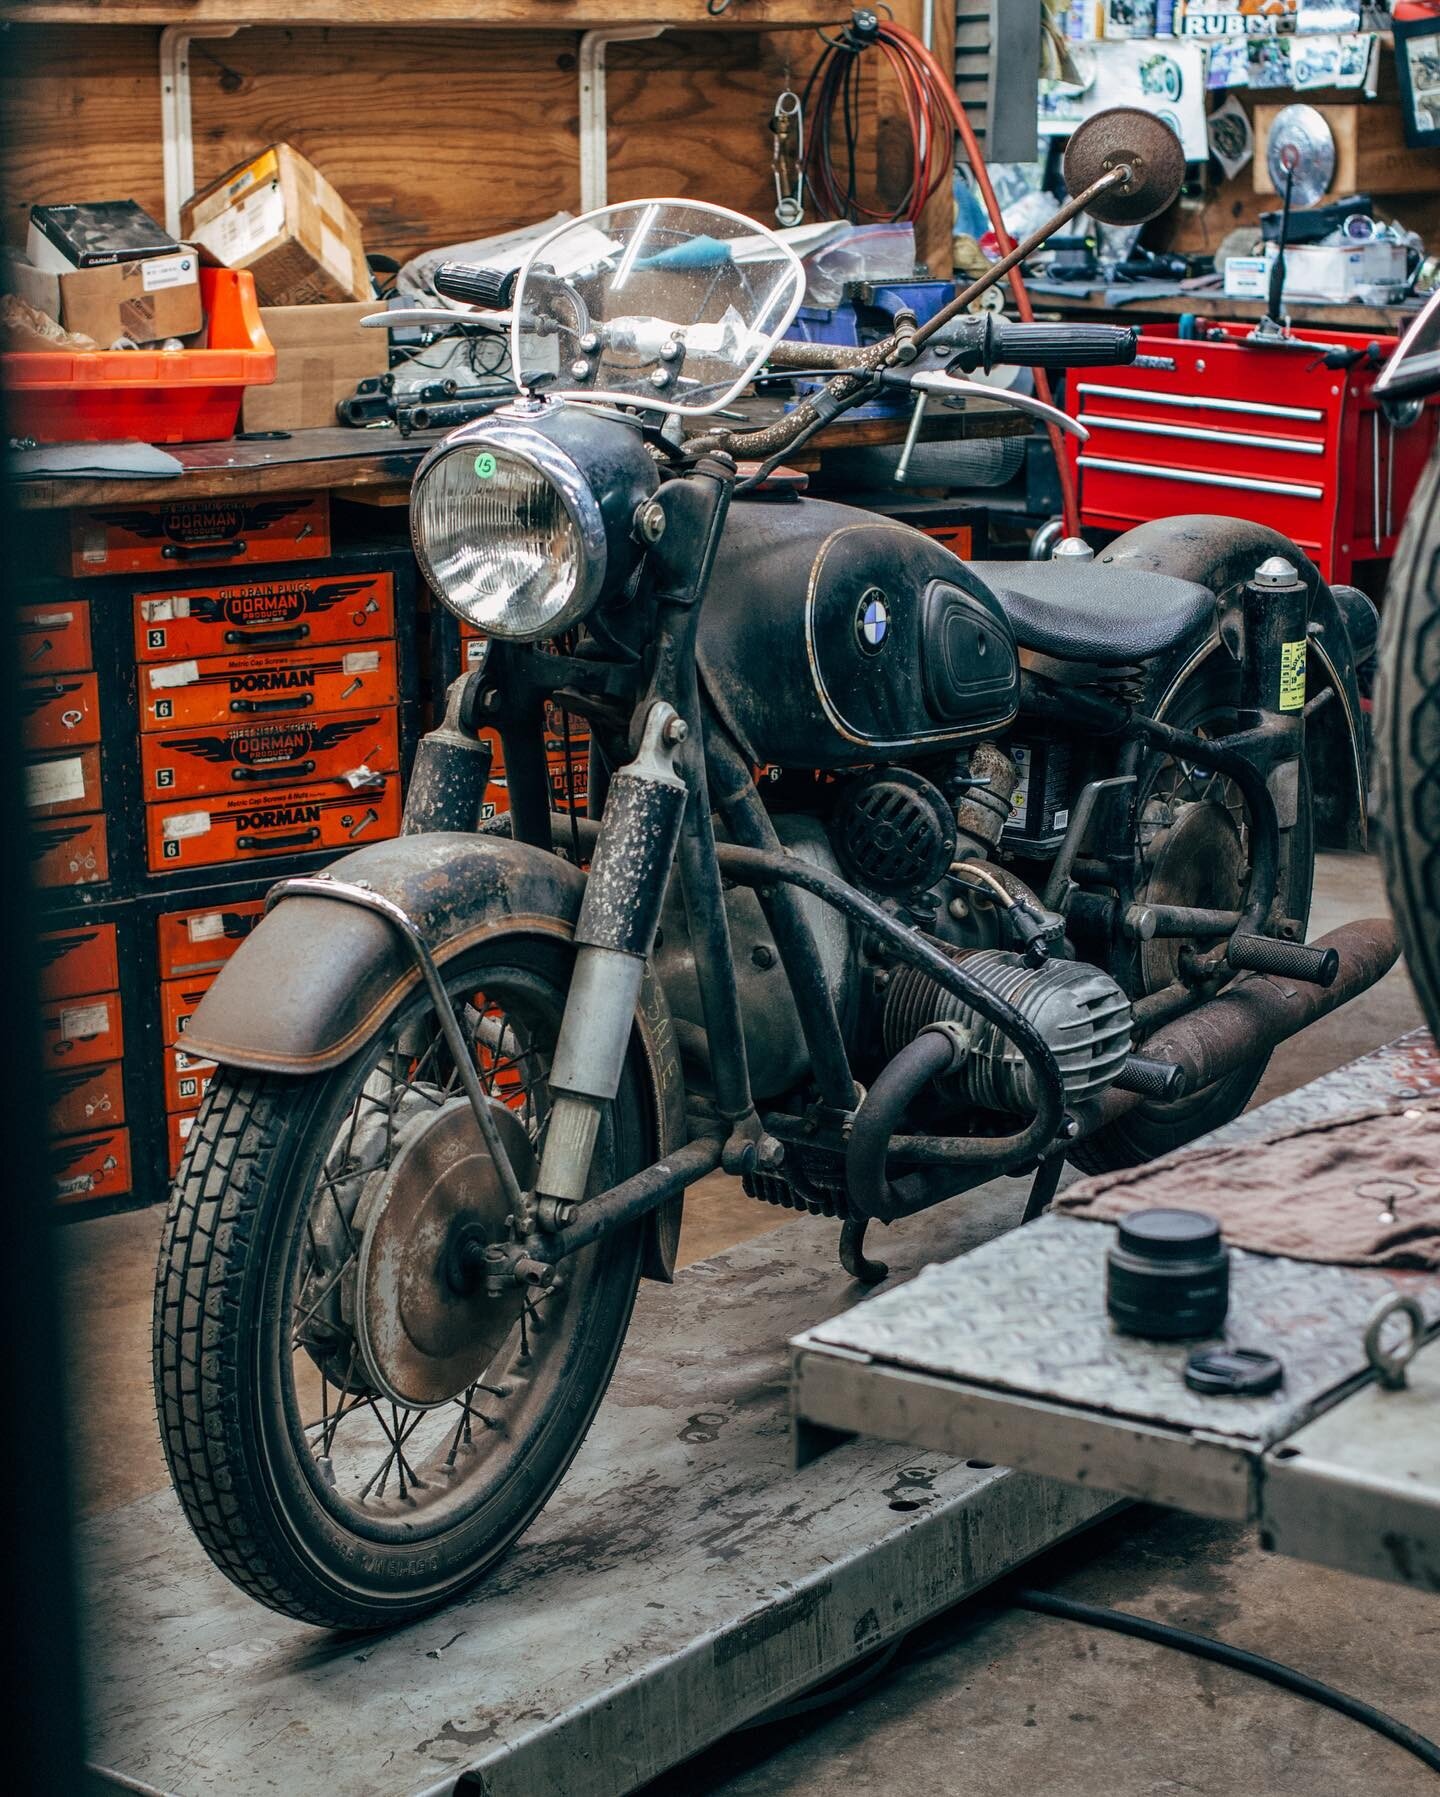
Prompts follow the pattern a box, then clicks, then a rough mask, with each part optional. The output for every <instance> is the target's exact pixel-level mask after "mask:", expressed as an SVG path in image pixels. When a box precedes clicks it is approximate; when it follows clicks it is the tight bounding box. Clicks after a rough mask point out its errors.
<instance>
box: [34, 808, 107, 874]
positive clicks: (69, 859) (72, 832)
mask: <svg viewBox="0 0 1440 1797" xmlns="http://www.w3.org/2000/svg"><path fill="white" fill-rule="evenodd" d="M30 873H31V878H32V879H33V880H34V882H35V884H36V885H37V886H94V885H98V884H100V883H101V882H103V881H105V880H108V879H109V878H110V850H109V846H108V844H107V842H106V839H105V819H104V817H103V816H100V817H66V818H57V819H56V820H55V821H54V822H53V823H43V824H34V825H32V826H31V830H30Z"/></svg>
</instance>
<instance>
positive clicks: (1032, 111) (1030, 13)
mask: <svg viewBox="0 0 1440 1797" xmlns="http://www.w3.org/2000/svg"><path fill="white" fill-rule="evenodd" d="M1039 79H1040V0H956V6H955V91H956V93H958V94H959V96H960V100H961V104H962V105H963V106H964V108H965V110H966V112H968V113H969V115H970V123H971V124H972V125H973V126H974V127H975V135H976V136H977V137H978V138H979V139H980V148H981V149H982V150H983V151H984V152H985V158H986V160H987V161H988V162H1033V161H1034V160H1035V159H1036V155H1037V149H1038V138H1037V136H1036V130H1035V123H1036V103H1035V93H1036V83H1037V82H1038V81H1039ZM961 160H962V161H963V160H964V156H963V152H962V156H961Z"/></svg>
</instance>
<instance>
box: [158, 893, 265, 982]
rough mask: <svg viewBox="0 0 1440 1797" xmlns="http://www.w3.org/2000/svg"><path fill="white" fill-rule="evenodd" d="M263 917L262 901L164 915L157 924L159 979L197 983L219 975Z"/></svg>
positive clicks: (224, 903) (230, 902)
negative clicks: (195, 980) (198, 978)
mask: <svg viewBox="0 0 1440 1797" xmlns="http://www.w3.org/2000/svg"><path fill="white" fill-rule="evenodd" d="M264 915H265V901H264V899H261V898H256V899H229V900H225V901H222V902H221V903H219V904H211V905H204V906H201V907H199V908H198V909H196V910H186V911H167V912H163V913H162V914H161V915H160V916H159V917H158V918H157V919H156V924H155V934H156V949H157V953H158V957H159V964H160V978H161V979H162V980H194V979H195V978H196V977H197V976H204V975H207V974H209V975H214V974H217V973H219V971H220V969H221V968H222V967H223V966H224V965H225V963H226V962H227V961H228V960H229V959H230V957H231V955H233V954H234V953H235V951H236V949H237V948H239V946H240V944H241V943H242V942H243V941H244V940H245V938H246V937H247V936H248V935H249V934H250V932H251V930H253V929H254V928H255V925H256V924H257V923H259V921H260V919H261V918H262V917H263V916H264Z"/></svg>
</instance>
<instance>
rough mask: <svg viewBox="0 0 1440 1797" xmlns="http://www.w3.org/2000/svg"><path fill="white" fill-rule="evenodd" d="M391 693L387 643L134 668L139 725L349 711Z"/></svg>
mask: <svg viewBox="0 0 1440 1797" xmlns="http://www.w3.org/2000/svg"><path fill="white" fill-rule="evenodd" d="M398 698H399V688H398V670H397V667H396V661H395V645H394V644H393V643H389V642H385V643H377V644H374V645H371V646H369V647H364V648H361V647H346V646H345V645H343V644H342V645H337V646H336V647H334V648H324V649H306V650H290V651H286V650H273V651H271V652H269V653H268V654H265V655H225V656H217V657H214V658H213V659H211V658H207V659H205V660H185V661H174V662H164V663H158V664H156V665H154V666H148V667H145V668H142V669H141V670H140V728H141V729H142V730H168V729H173V728H175V727H176V726H177V725H180V724H184V725H193V724H224V723H230V722H233V721H234V720H235V719H237V718H255V719H259V718H273V717H293V716H295V715H296V714H303V713H307V712H331V711H343V710H351V711H356V710H361V709H364V708H366V707H373V706H376V705H394V704H395V703H396V702H397V700H398Z"/></svg>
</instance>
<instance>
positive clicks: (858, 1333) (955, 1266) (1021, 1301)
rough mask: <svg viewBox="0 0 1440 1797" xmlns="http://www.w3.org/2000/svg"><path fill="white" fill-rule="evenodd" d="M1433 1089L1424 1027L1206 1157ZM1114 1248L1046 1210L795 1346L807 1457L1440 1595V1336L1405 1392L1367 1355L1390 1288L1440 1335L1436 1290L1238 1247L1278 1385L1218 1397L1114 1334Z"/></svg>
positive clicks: (1245, 1291)
mask: <svg viewBox="0 0 1440 1797" xmlns="http://www.w3.org/2000/svg"><path fill="white" fill-rule="evenodd" d="M1436 1094H1440V1051H1437V1048H1436V1044H1435V1041H1434V1039H1433V1037H1431V1035H1430V1034H1429V1032H1428V1031H1426V1030H1416V1031H1414V1032H1412V1033H1411V1034H1410V1035H1408V1036H1404V1037H1402V1038H1400V1040H1399V1041H1397V1042H1393V1043H1391V1044H1390V1045H1389V1046H1388V1047H1386V1048H1382V1049H1379V1050H1377V1051H1376V1052H1375V1053H1373V1054H1370V1055H1366V1056H1365V1057H1363V1058H1362V1059H1361V1060H1358V1061H1355V1062H1352V1063H1351V1064H1350V1065H1349V1066H1347V1067H1342V1068H1340V1069H1338V1070H1337V1071H1336V1072H1334V1073H1331V1074H1327V1075H1326V1076H1325V1077H1324V1078H1322V1079H1319V1080H1316V1081H1314V1082H1312V1083H1311V1084H1310V1085H1308V1086H1304V1087H1302V1088H1300V1089H1299V1090H1298V1091H1296V1092H1293V1093H1290V1094H1289V1095H1287V1096H1286V1097H1283V1098H1278V1099H1275V1100H1273V1101H1272V1102H1271V1103H1269V1104H1267V1105H1263V1106H1261V1107H1260V1108H1259V1109H1257V1110H1255V1111H1252V1112H1250V1113H1249V1114H1248V1115H1247V1116H1245V1117H1242V1118H1240V1119H1239V1120H1238V1121H1237V1122H1235V1123H1232V1124H1230V1125H1228V1126H1227V1127H1226V1128H1224V1129H1221V1130H1217V1131H1215V1132H1214V1133H1213V1134H1211V1135H1209V1136H1206V1137H1204V1138H1203V1139H1202V1142H1200V1143H1196V1144H1194V1145H1193V1147H1194V1148H1199V1147H1201V1146H1204V1147H1207V1148H1210V1147H1222V1146H1225V1145H1227V1144H1239V1143H1247V1142H1253V1141H1255V1140H1257V1138H1260V1137H1262V1136H1266V1135H1270V1134H1274V1133H1276V1132H1278V1131H1281V1130H1285V1129H1294V1128H1297V1127H1300V1126H1314V1125H1317V1124H1319V1123H1321V1122H1322V1121H1324V1120H1333V1119H1335V1118H1337V1117H1339V1116H1341V1115H1343V1114H1345V1113H1347V1112H1350V1111H1354V1110H1360V1109H1364V1108H1368V1107H1371V1106H1374V1105H1377V1104H1400V1105H1403V1104H1404V1102H1405V1101H1406V1100H1410V1099H1415V1098H1421V1097H1423V1098H1427V1099H1430V1098H1433V1097H1434V1096H1435V1095H1436ZM1356 1177H1357V1181H1358V1179H1359V1178H1360V1170H1358V1169H1357V1175H1356ZM1372 1202H1374V1201H1373V1200H1372ZM1114 1235H1115V1230H1114V1226H1113V1225H1111V1224H1108V1223H1099V1222H1094V1221H1083V1220H1080V1219H1078V1218H1075V1217H1070V1216H1066V1215H1063V1214H1061V1215H1054V1214H1051V1215H1046V1216H1043V1217H1041V1218H1039V1219H1038V1220H1036V1221H1035V1222H1033V1223H1031V1224H1027V1225H1026V1226H1025V1227H1024V1228H1022V1229H1020V1230H1018V1231H1016V1232H1015V1233H1013V1234H1011V1235H1009V1236H1006V1237H1005V1238H1004V1239H1003V1240H1002V1241H998V1242H991V1243H987V1244H985V1245H983V1246H982V1247H980V1248H978V1249H975V1250H972V1251H970V1252H968V1253H966V1254H964V1255H961V1256H959V1257H958V1258H956V1259H953V1260H950V1261H947V1262H944V1263H941V1264H938V1265H935V1266H932V1267H929V1268H927V1269H926V1271H925V1272H924V1273H923V1274H922V1275H921V1276H920V1278H919V1279H917V1280H916V1281H915V1282H914V1284H912V1285H910V1286H907V1287H904V1288H902V1289H900V1290H898V1291H891V1292H886V1293H884V1294H882V1295H880V1296H878V1297H876V1298H875V1299H874V1300H872V1302H870V1303H869V1304H866V1305H863V1306H861V1307H860V1308H859V1309H858V1310H854V1311H850V1312H847V1313H844V1314H842V1315H840V1316H837V1317H835V1318H833V1319H832V1320H831V1321H830V1322H827V1323H821V1324H818V1325H816V1326H814V1327H812V1328H810V1329H808V1330H806V1331H805V1333H804V1334H802V1335H800V1336H798V1337H797V1338H796V1339H795V1341H794V1342H793V1343H792V1344H791V1349H792V1361H791V1375H792V1382H793V1401H794V1411H795V1417H796V1422H797V1449H798V1456H799V1458H800V1459H801V1461H802V1462H804V1461H806V1460H808V1458H809V1457H810V1456H812V1455H814V1454H816V1453H818V1452H824V1451H825V1450H826V1449H827V1448H828V1447H830V1446H831V1445H833V1444H834V1443H835V1442H836V1441H838V1440H848V1439H850V1438H851V1437H853V1436H854V1435H857V1434H858V1435H869V1436H879V1437H881V1438H883V1439H885V1440H888V1441H894V1442H903V1443H905V1444H907V1445H908V1446H909V1447H910V1448H912V1449H913V1450H916V1451H927V1452H946V1451H953V1449H954V1448H955V1446H956V1444H957V1443H963V1444H964V1447H965V1450H966V1451H967V1452H970V1453H974V1452H977V1451H978V1452H979V1453H981V1454H983V1455H984V1456H985V1457H986V1458H987V1459H994V1460H997V1461H1001V1462H1003V1463H1004V1464H1007V1465H1010V1466H1016V1467H1023V1468H1025V1469H1026V1470H1028V1471H1031V1472H1039V1473H1045V1474H1048V1475H1050V1476H1051V1477H1054V1478H1059V1479H1064V1480H1066V1481H1068V1482H1069V1483H1071V1484H1072V1485H1074V1486H1075V1487H1076V1488H1077V1489H1084V1490H1095V1489H1103V1490H1107V1491H1112V1492H1116V1493H1122V1494H1124V1495H1125V1496H1127V1497H1132V1498H1140V1499H1145V1500H1148V1501H1151V1502H1154V1503H1160V1504H1166V1505H1169V1506H1172V1507H1174V1508H1176V1509H1180V1510H1185V1511H1187V1512H1190V1513H1191V1514H1194V1515H1198V1516H1206V1517H1218V1518H1223V1519H1227V1520H1230V1521H1239V1522H1245V1521H1252V1522H1255V1523H1257V1524H1258V1525H1259V1529H1260V1539H1261V1542H1262V1544H1263V1545H1264V1546H1266V1547H1268V1548H1271V1549H1274V1550H1276V1551H1278V1552H1281V1553H1285V1554H1290V1555H1293V1556H1295V1557H1297V1558H1300V1559H1305V1560H1312V1561H1316V1562H1319V1563H1320V1564H1323V1565H1328V1566H1338V1567H1340V1568H1342V1569H1344V1570H1347V1571H1352V1572H1357V1573H1361V1574H1364V1575H1366V1576H1369V1577H1374V1578H1384V1579H1390V1580H1394V1581H1398V1582H1401V1583H1406V1584H1413V1585H1416V1586H1418V1587H1420V1588H1421V1589H1424V1590H1431V1591H1436V1590H1440V1340H1433V1339H1431V1340H1430V1341H1429V1343H1428V1345H1424V1346H1420V1347H1419V1349H1418V1351H1417V1353H1416V1354H1415V1357H1414V1359H1413V1360H1412V1361H1411V1362H1410V1365H1409V1367H1408V1369H1407V1373H1406V1383H1405V1385H1404V1387H1403V1388H1402V1389H1399V1390H1393V1391H1392V1390H1388V1389H1383V1388H1382V1387H1381V1386H1379V1385H1378V1384H1377V1382H1376V1379H1375V1375H1374V1373H1373V1372H1372V1369H1371V1365H1370V1362H1369V1359H1368V1357H1367V1353H1366V1350H1365V1347H1364V1337H1365V1333H1366V1327H1367V1324H1368V1322H1369V1321H1370V1319H1371V1317H1372V1316H1373V1314H1374V1312H1375V1310H1376V1307H1377V1305H1378V1304H1379V1303H1381V1302H1382V1301H1384V1300H1385V1299H1386V1298H1388V1297H1390V1296H1392V1295H1394V1294H1396V1293H1399V1294H1404V1295H1409V1296H1410V1297H1413V1298H1414V1299H1415V1300H1416V1302H1418V1304H1419V1305H1420V1307H1421V1310H1422V1313H1423V1316H1424V1324H1425V1332H1426V1333H1427V1334H1428V1336H1429V1337H1432V1338H1433V1337H1434V1335H1435V1332H1436V1331H1437V1330H1440V1278H1436V1277H1434V1276H1431V1275H1424V1274H1420V1273H1391V1272H1386V1271H1381V1270H1376V1269H1360V1268H1354V1267H1348V1266H1337V1265H1329V1264H1324V1263H1320V1262H1315V1261H1300V1260H1289V1259H1284V1258H1281V1257H1279V1256H1274V1255H1262V1254H1254V1253H1243V1252H1241V1251H1240V1250H1232V1251H1231V1299H1230V1312H1229V1315H1228V1317H1227V1319H1226V1324H1225V1330H1224V1339H1225V1341H1226V1343H1227V1344H1229V1345H1232V1346H1235V1347H1246V1348H1255V1349H1260V1350H1263V1351H1264V1352H1266V1353H1269V1354H1273V1355H1275V1356H1276V1357H1277V1358H1278V1359H1279V1360H1280V1361H1281V1362H1282V1364H1283V1367H1284V1382H1283V1384H1282V1385H1281V1387H1280V1389H1279V1390H1278V1391H1275V1392H1273V1393H1271V1394H1270V1395H1268V1396H1255V1397H1214V1396H1208V1395H1203V1394H1197V1393H1194V1392H1192V1391H1190V1390H1189V1389H1187V1387H1186V1386H1185V1384H1184V1382H1183V1378H1182V1374H1183V1369H1184V1363H1185V1360H1186V1357H1187V1356H1188V1354H1189V1353H1190V1351H1191V1349H1192V1348H1193V1347H1194V1346H1195V1344H1194V1343H1193V1342H1168V1343H1167V1342H1159V1341H1148V1340H1140V1339H1138V1338H1135V1337H1127V1336H1120V1335H1117V1334H1116V1333H1115V1331H1114V1330H1113V1328H1112V1327H1111V1325H1110V1322H1109V1319H1108V1317H1107V1316H1106V1313H1105V1298H1104V1288H1105V1256H1106V1251H1107V1249H1108V1248H1109V1246H1110V1244H1111V1242H1112V1241H1113V1239H1114Z"/></svg>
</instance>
